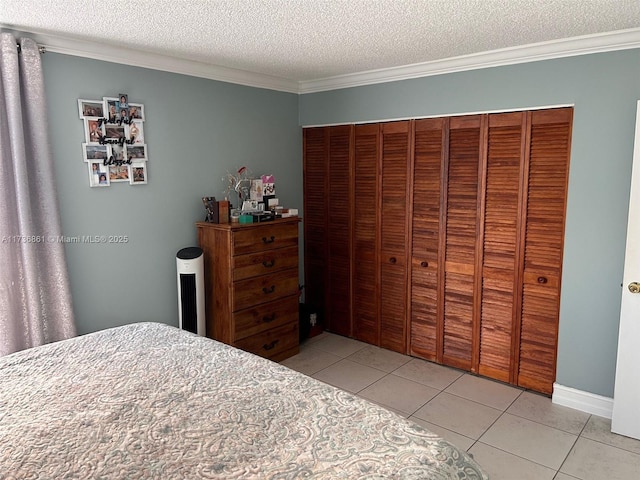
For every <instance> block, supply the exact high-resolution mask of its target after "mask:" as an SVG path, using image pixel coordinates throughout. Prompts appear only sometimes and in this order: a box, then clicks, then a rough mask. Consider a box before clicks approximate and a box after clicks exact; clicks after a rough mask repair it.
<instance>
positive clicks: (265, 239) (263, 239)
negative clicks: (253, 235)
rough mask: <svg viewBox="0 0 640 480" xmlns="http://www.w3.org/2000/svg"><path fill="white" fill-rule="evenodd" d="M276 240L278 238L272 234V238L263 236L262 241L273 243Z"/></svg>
mask: <svg viewBox="0 0 640 480" xmlns="http://www.w3.org/2000/svg"><path fill="white" fill-rule="evenodd" d="M275 240H276V237H274V236H273V235H271V237H270V238H267V237H262V241H263V242H264V243H273V242H275Z"/></svg>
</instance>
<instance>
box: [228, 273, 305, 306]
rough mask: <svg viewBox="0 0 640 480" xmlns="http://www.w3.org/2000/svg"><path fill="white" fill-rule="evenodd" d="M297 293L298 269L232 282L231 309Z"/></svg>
mask: <svg viewBox="0 0 640 480" xmlns="http://www.w3.org/2000/svg"><path fill="white" fill-rule="evenodd" d="M294 294H295V295H297V294H298V269H297V268H290V269H288V270H282V271H280V272H276V273H272V274H270V275H262V276H260V277H255V278H248V279H246V280H240V281H238V282H233V307H232V308H233V311H234V312H237V311H238V310H244V309H245V308H249V307H253V306H255V305H260V304H263V303H266V302H271V301H273V300H277V299H279V298H282V297H286V296H289V295H294Z"/></svg>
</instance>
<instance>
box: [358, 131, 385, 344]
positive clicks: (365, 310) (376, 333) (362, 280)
mask: <svg viewBox="0 0 640 480" xmlns="http://www.w3.org/2000/svg"><path fill="white" fill-rule="evenodd" d="M379 143H380V126H379V125H378V124H368V125H356V127H355V139H354V144H355V148H354V179H353V180H354V182H353V183H354V186H353V191H354V195H355V202H354V205H353V208H354V210H353V212H354V213H353V259H354V262H353V286H354V288H353V336H354V338H356V339H358V340H361V341H363V342H367V343H370V344H373V345H380V322H379V320H378V302H377V301H376V299H377V298H378V295H379V293H378V278H379V274H378V258H377V253H378V233H377V232H378V230H379V229H378V209H377V208H376V207H377V203H378V156H379V155H378V151H379V150H378V149H379Z"/></svg>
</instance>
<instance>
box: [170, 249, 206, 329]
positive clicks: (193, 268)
mask: <svg viewBox="0 0 640 480" xmlns="http://www.w3.org/2000/svg"><path fill="white" fill-rule="evenodd" d="M176 268H177V271H178V325H179V327H180V328H182V329H183V330H187V331H189V332H192V333H197V334H198V335H202V336H203V337H204V336H206V334H207V329H206V328H207V327H206V322H205V319H204V254H203V252H202V249H201V248H198V247H187V248H183V249H182V250H180V251H179V252H178V254H177V255H176Z"/></svg>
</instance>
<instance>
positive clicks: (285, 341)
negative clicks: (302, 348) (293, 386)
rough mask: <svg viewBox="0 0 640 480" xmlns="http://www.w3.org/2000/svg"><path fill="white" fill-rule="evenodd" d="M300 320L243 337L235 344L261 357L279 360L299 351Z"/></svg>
mask: <svg viewBox="0 0 640 480" xmlns="http://www.w3.org/2000/svg"><path fill="white" fill-rule="evenodd" d="M298 341H299V333H298V322H291V323H288V324H286V325H283V326H281V327H278V328H272V329H271V330H267V331H266V332H262V333H259V334H257V335H252V336H250V337H247V338H243V339H242V340H239V341H237V342H234V345H235V346H236V347H238V348H241V349H242V350H245V351H247V352H251V353H255V354H256V355H260V356H261V357H266V358H271V359H273V360H276V361H279V360H281V359H283V358H286V357H289V356H291V355H295V354H296V353H297V352H298Z"/></svg>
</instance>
